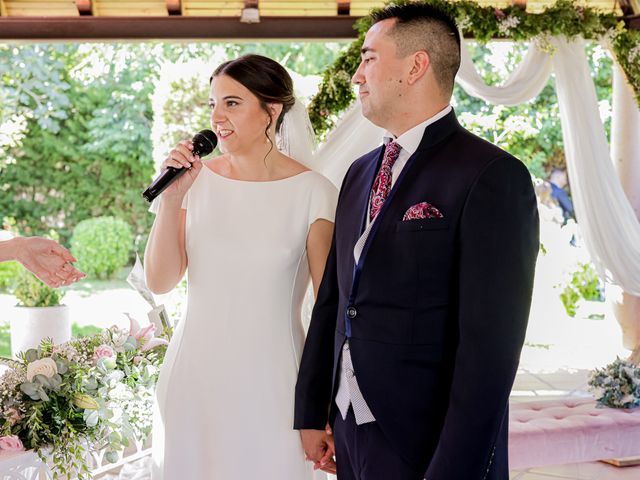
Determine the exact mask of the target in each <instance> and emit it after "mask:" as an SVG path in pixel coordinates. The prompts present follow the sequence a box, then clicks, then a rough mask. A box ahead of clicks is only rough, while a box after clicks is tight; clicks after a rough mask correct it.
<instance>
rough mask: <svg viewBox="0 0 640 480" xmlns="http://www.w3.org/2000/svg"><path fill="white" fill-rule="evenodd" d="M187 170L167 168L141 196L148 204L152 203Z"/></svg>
mask: <svg viewBox="0 0 640 480" xmlns="http://www.w3.org/2000/svg"><path fill="white" fill-rule="evenodd" d="M187 170H189V169H188V168H174V167H167V168H166V169H165V170H164V171H163V172H162V173H160V175H158V177H157V178H156V179H155V180H154V181H153V182H152V183H151V185H149V187H148V188H147V189H146V190H145V191H144V192H143V193H142V196H143V197H144V198H146V199H147V201H148V202H153V200H154V199H155V198H156V197H157V196H158V195H160V194H161V193H162V192H164V191H165V189H166V188H167V187H168V186H169V185H171V183H172V182H174V181H175V180H176V179H178V178H179V177H180V176H181V175H184V173H185V172H186V171H187Z"/></svg>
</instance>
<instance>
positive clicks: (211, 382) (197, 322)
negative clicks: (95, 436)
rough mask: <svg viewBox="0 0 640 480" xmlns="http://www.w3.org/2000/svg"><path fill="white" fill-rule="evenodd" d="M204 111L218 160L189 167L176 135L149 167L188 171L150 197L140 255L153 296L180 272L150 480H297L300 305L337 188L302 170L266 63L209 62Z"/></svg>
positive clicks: (303, 156)
mask: <svg viewBox="0 0 640 480" xmlns="http://www.w3.org/2000/svg"><path fill="white" fill-rule="evenodd" d="M209 104H210V106H211V124H212V127H213V129H214V130H215V132H216V135H217V136H218V138H219V142H220V149H221V151H222V152H223V153H222V155H220V156H219V157H216V158H213V159H212V160H209V161H207V162H202V161H201V160H200V159H199V158H198V157H197V156H196V157H194V156H193V155H192V153H191V150H192V148H193V147H192V144H191V142H190V141H186V140H185V141H182V142H180V143H179V144H178V145H177V146H176V147H175V148H174V149H173V150H172V151H171V152H170V153H169V156H168V157H167V159H166V160H165V161H164V163H163V164H162V168H166V167H169V166H171V167H178V168H180V167H183V168H189V170H188V172H187V173H186V174H185V175H182V176H181V177H180V178H179V179H178V180H177V181H175V182H174V183H173V184H171V186H170V187H169V188H167V189H166V190H165V191H164V192H163V193H162V195H161V196H160V197H159V199H158V200H157V201H156V202H155V204H154V206H153V210H154V211H155V213H156V214H157V215H156V218H155V222H154V224H153V228H152V230H151V234H150V236H149V241H148V244H147V248H146V252H145V270H146V277H147V278H146V280H147V284H148V286H149V288H151V290H152V291H154V292H155V293H165V292H168V291H170V290H171V289H172V288H174V287H175V286H176V284H177V283H178V282H179V281H180V279H181V278H182V276H183V275H184V273H185V271H187V275H188V300H187V312H186V314H185V316H184V318H183V320H182V321H181V322H180V323H179V325H178V327H177V329H176V332H175V334H174V336H173V339H172V341H171V344H170V346H169V349H168V351H167V355H166V357H165V363H164V365H163V367H162V371H161V374H160V380H159V382H158V387H157V407H156V412H154V414H155V415H154V431H153V450H154V451H153V468H152V472H153V473H152V478H153V479H154V480H161V479H162V480H177V479H181V478H184V479H189V480H207V479H211V480H218V479H219V480H245V479H247V480H248V479H252V480H258V479H260V480H276V479H277V480H281V479H282V480H304V479H311V478H312V477H313V465H312V464H310V463H308V462H306V461H305V458H304V452H303V450H302V445H301V442H300V437H299V434H298V432H297V431H295V430H293V408H294V388H295V382H296V376H297V369H298V365H299V361H300V355H301V352H302V347H303V344H304V331H303V326H302V322H301V307H302V301H303V298H304V295H305V292H306V290H307V286H308V284H309V279H311V282H312V285H313V290H314V292H316V293H317V291H318V288H319V286H320V285H319V284H320V281H321V279H322V274H323V270H324V266H325V261H326V258H327V255H328V251H329V248H330V245H331V238H332V235H333V220H334V211H335V205H336V201H337V190H336V188H335V187H334V186H333V184H332V183H331V182H329V181H328V180H327V179H326V178H325V177H323V176H322V175H320V174H319V173H317V172H315V171H313V170H310V169H309V168H308V167H306V166H305V164H304V162H305V161H308V160H309V159H310V152H311V149H310V148H309V147H310V146H311V144H310V143H309V139H310V138H311V136H310V135H309V132H311V127H310V125H309V120H308V117H306V111H305V109H304V106H303V105H301V104H300V103H299V102H297V101H296V100H295V97H294V93H293V82H292V80H291V77H290V76H289V74H288V73H287V72H286V70H285V69H284V68H283V67H282V66H281V65H279V64H278V63H277V62H275V61H273V60H271V59H269V58H266V57H263V56H259V55H246V56H243V57H240V58H238V59H236V60H232V61H229V62H225V63H223V64H222V65H220V66H219V67H218V68H217V69H216V70H215V72H214V73H213V75H212V77H211V90H210V98H209ZM296 132H299V133H296ZM276 138H279V139H280V144H279V147H280V148H278V147H276ZM328 354H330V352H328ZM328 453H331V452H328ZM326 468H329V469H331V468H332V466H331V464H329V465H328V467H326Z"/></svg>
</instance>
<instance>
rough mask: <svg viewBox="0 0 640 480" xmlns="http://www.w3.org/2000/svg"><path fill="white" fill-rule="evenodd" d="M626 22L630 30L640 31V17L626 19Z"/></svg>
mask: <svg viewBox="0 0 640 480" xmlns="http://www.w3.org/2000/svg"><path fill="white" fill-rule="evenodd" d="M624 22H625V23H626V25H627V28H628V29H629V30H640V15H630V16H628V17H624Z"/></svg>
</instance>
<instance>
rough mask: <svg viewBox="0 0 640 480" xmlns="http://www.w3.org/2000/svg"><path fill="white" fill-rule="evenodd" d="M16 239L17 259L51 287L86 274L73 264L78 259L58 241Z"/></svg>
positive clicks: (68, 282) (59, 285) (37, 238)
mask: <svg viewBox="0 0 640 480" xmlns="http://www.w3.org/2000/svg"><path fill="white" fill-rule="evenodd" d="M14 240H15V241H17V242H18V244H17V245H18V247H17V250H16V260H17V261H18V262H20V263H21V264H22V265H23V266H24V267H25V268H26V269H27V270H29V271H30V272H31V273H33V274H34V275H35V276H36V277H38V278H39V279H40V280H42V281H43V282H44V283H46V284H47V285H48V286H50V287H53V288H57V287H61V286H64V285H69V284H71V283H73V282H77V281H78V280H80V279H82V278H84V277H85V276H86V275H85V274H84V273H82V272H81V271H80V270H78V269H76V268H75V267H74V266H73V265H71V262H75V261H76V259H75V258H74V257H73V255H71V253H70V252H69V251H68V250H67V249H66V248H64V247H63V246H62V245H60V244H58V243H57V242H55V241H53V240H49V239H47V238H42V237H18V238H15V239H14Z"/></svg>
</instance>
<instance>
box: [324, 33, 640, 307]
mask: <svg viewBox="0 0 640 480" xmlns="http://www.w3.org/2000/svg"><path fill="white" fill-rule="evenodd" d="M552 45H553V46H554V48H555V52H554V53H553V54H551V55H550V54H548V53H545V52H543V51H541V50H540V49H538V48H537V47H536V46H535V45H534V44H531V46H530V47H529V51H528V52H527V54H526V55H525V57H524V59H523V61H522V62H521V64H520V65H519V66H518V68H516V70H515V71H514V72H513V74H512V75H511V76H510V78H509V79H508V80H507V81H506V82H505V83H504V84H503V85H501V86H488V85H486V84H485V83H484V81H483V80H482V78H481V77H480V75H479V74H478V73H477V71H476V69H475V67H474V65H473V62H472V61H471V59H470V57H469V53H468V51H467V49H466V48H462V64H461V68H460V72H459V73H458V78H457V81H458V83H459V84H460V86H462V88H464V89H465V91H467V93H469V94H470V95H473V96H475V97H478V98H481V99H483V100H485V101H487V102H490V103H493V104H496V105H517V104H520V103H524V102H527V101H529V100H531V99H532V98H535V97H536V96H537V95H538V94H539V93H540V91H541V90H542V89H543V88H544V86H545V85H546V83H547V81H548V79H549V77H550V75H551V72H552V71H553V72H554V73H555V75H556V89H557V95H558V103H559V106H560V117H561V124H562V133H563V137H564V148H565V156H566V160H567V169H568V173H569V179H570V181H571V193H572V196H573V202H574V206H575V211H576V217H577V219H578V223H579V224H580V230H581V232H582V235H583V237H584V241H585V245H586V247H587V249H588V250H589V253H590V255H591V258H592V260H593V263H594V264H595V266H596V268H597V269H598V271H599V273H600V274H601V275H602V276H603V277H605V278H606V279H607V281H609V282H611V283H613V284H616V285H618V286H620V287H621V288H622V289H623V290H625V291H626V292H629V293H632V294H634V295H640V222H638V219H637V218H636V216H635V213H634V211H633V208H632V207H631V205H630V203H629V201H628V199H627V197H626V196H625V193H624V191H623V189H622V186H621V184H620V181H619V180H618V177H617V176H616V173H615V171H614V167H613V165H612V163H611V160H610V154H609V145H608V142H607V138H606V133H605V129H604V126H603V124H602V121H601V120H600V115H599V110H598V101H597V97H596V93H595V87H594V85H593V81H592V79H591V74H590V71H589V64H588V62H587V58H586V54H585V51H584V41H583V40H581V39H578V40H574V41H571V42H569V41H567V40H566V39H565V38H563V37H557V38H554V39H552ZM382 133H383V131H382V129H380V128H378V127H376V126H374V125H372V124H371V123H370V122H368V121H367V120H365V119H364V118H363V117H362V114H361V109H360V105H359V104H358V103H357V102H356V103H355V104H354V106H353V107H352V108H351V109H350V110H349V111H348V112H347V113H346V114H345V115H344V117H343V118H342V120H341V122H340V124H339V125H338V126H337V128H336V129H335V130H334V131H333V132H332V133H331V135H330V136H329V137H328V138H327V141H326V142H325V143H324V144H323V145H322V146H321V147H320V149H319V150H318V152H317V155H318V156H320V157H321V159H322V162H320V163H321V165H323V168H322V172H323V173H324V174H325V175H327V177H328V178H329V179H331V180H332V181H333V182H334V183H335V184H336V186H338V187H339V186H340V184H341V182H342V178H343V176H344V173H345V172H346V170H347V168H348V167H349V165H350V164H351V162H353V160H355V159H356V158H358V156H360V155H362V154H363V153H365V152H367V151H369V150H371V149H373V148H375V147H376V146H378V145H380V143H381V141H382Z"/></svg>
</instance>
